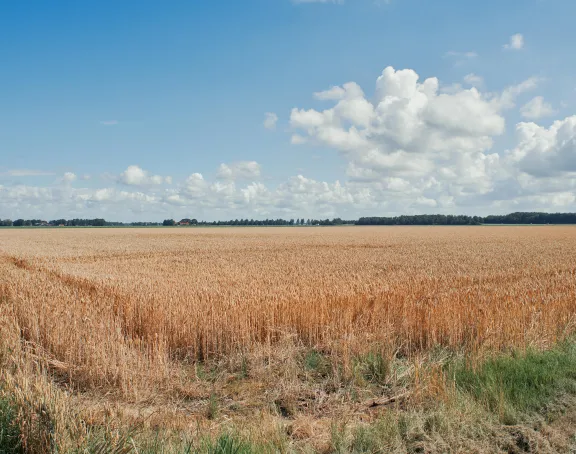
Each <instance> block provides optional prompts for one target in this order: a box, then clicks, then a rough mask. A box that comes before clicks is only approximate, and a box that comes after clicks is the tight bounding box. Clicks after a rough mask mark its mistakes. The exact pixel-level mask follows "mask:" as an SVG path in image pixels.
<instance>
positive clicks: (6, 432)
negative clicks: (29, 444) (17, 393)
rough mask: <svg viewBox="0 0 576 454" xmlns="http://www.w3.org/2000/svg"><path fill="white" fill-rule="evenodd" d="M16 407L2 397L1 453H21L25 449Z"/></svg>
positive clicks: (0, 416)
mask: <svg viewBox="0 0 576 454" xmlns="http://www.w3.org/2000/svg"><path fill="white" fill-rule="evenodd" d="M16 413H17V410H16V408H15V407H14V406H13V405H12V402H10V400H9V399H7V398H6V397H0V454H20V453H23V452H24V450H23V448H22V444H21V440H20V429H19V428H18V425H17V424H16Z"/></svg>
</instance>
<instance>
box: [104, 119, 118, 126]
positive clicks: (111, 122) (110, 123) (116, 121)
mask: <svg viewBox="0 0 576 454" xmlns="http://www.w3.org/2000/svg"><path fill="white" fill-rule="evenodd" d="M100 124H101V125H104V126H114V125H117V124H118V120H101V121H100Z"/></svg>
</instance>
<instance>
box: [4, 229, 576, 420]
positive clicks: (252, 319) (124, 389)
mask: <svg viewBox="0 0 576 454" xmlns="http://www.w3.org/2000/svg"><path fill="white" fill-rule="evenodd" d="M0 299H1V301H2V303H1V305H0V328H1V342H2V348H3V352H4V353H3V356H4V362H5V363H6V364H8V363H7V361H8V362H9V360H8V359H6V358H8V357H10V358H11V359H10V361H12V363H15V362H16V363H17V362H18V361H17V360H15V359H14V357H15V355H16V353H14V352H17V353H18V355H21V356H20V358H25V360H24V359H21V363H22V364H24V362H26V364H28V365H29V366H27V367H28V369H27V370H28V372H27V373H28V374H30V373H38V374H40V373H41V374H43V375H44V377H45V379H46V380H48V381H49V382H50V383H52V385H53V384H55V386H57V387H58V388H59V389H65V390H67V391H66V392H68V393H72V395H74V396H76V397H78V396H80V397H79V398H83V399H89V400H91V402H93V401H95V400H98V401H99V402H100V403H101V402H102V399H104V400H106V401H116V402H125V403H126V405H128V404H142V403H143V402H148V403H150V402H152V401H154V400H155V399H156V400H158V399H160V398H162V399H164V400H163V402H165V403H166V402H174V400H178V399H183V398H187V399H190V400H194V399H195V397H194V396H197V398H198V399H207V397H206V396H207V394H206V393H207V391H206V390H205V389H204V390H203V391H202V390H199V386H200V385H198V383H199V382H202V380H203V378H202V376H201V374H200V373H199V372H198V371H199V369H198V368H199V365H201V364H208V363H212V364H216V363H218V362H220V363H222V362H227V364H229V365H230V368H232V369H233V367H232V366H231V364H232V363H234V362H235V361H236V362H237V361H243V359H239V358H261V359H262V361H263V363H262V367H266V365H268V366H269V365H270V363H271V361H273V359H272V358H276V359H275V360H276V361H279V362H280V363H282V362H284V363H287V362H289V359H287V358H284V359H282V354H281V353H279V352H280V351H287V350H283V349H286V348H288V347H287V345H288V344H289V345H291V346H292V347H293V348H295V349H303V351H308V350H310V349H314V351H318V352H322V353H323V354H325V355H329V356H330V357H331V358H336V359H337V361H338V362H339V364H340V365H341V369H339V370H341V371H342V372H341V375H342V377H346V375H347V374H349V373H352V372H351V371H352V369H353V368H354V364H355V363H354V358H355V357H358V355H362V354H366V353H368V352H373V351H378V352H379V354H381V355H382V356H383V357H385V358H403V359H405V360H406V361H417V360H418V358H422V357H424V356H426V355H429V354H430V352H433V351H437V350H438V349H444V350H450V351H455V352H460V353H464V354H469V355H475V356H481V355H483V354H485V353H486V352H493V351H502V350H506V349H510V348H526V347H534V348H546V347H547V346H551V345H554V344H555V343H557V342H558V341H560V340H562V339H564V338H566V337H567V336H569V335H571V334H572V333H573V331H574V328H575V327H576V325H575V322H576V319H575V315H576V228H574V227H570V226H566V227H559V226H550V227H548V226H541V227H522V226H514V227H512V226H509V227H339V228H321V227H303V228H168V229H160V228H158V229H112V228H111V229H66V228H63V229H47V230H40V229H24V230H18V229H5V230H0ZM7 351H9V352H11V353H10V354H8V353H6V352H7ZM250 355H252V356H250ZM258 355H260V356H258ZM285 355H286V357H287V356H289V355H290V353H289V352H288V353H285ZM16 356H17V355H16ZM252 361H253V362H254V364H256V360H255V359H252ZM22 364H21V365H20V367H24V366H22ZM30 364H34V365H35V366H34V367H36V369H34V368H32V369H30V367H32V366H30ZM14 367H16V366H13V370H15V369H14ZM238 367H240V366H238ZM232 369H230V370H232ZM6 370H8V366H6ZM31 370H32V371H33V372H30V371H31ZM34 370H35V371H36V372H34ZM38 371H41V372H38ZM14 374H15V372H13V375H14ZM252 375H253V377H256V376H257V375H258V374H257V372H256V366H254V371H253V372H252ZM3 379H4V380H7V376H6V375H4V377H3ZM271 380H272V381H274V383H275V384H274V386H277V382H278V381H281V380H280V379H279V378H278V377H273V378H272V379H271ZM217 381H218V380H216V379H215V380H213V382H217ZM256 381H258V380H256ZM288 381H289V380H288ZM220 382H222V388H221V389H228V391H229V385H228V384H226V379H225V378H221V379H220ZM220 382H219V383H220ZM252 382H254V380H252ZM52 385H50V386H52ZM227 386H228V388H226V387H227ZM246 386H248V385H246ZM266 386H267V385H266V380H264V379H262V377H260V379H259V385H258V386H256V385H255V388H254V389H252V390H251V391H250V393H252V394H251V395H254V396H256V395H258V394H259V393H264V394H265V390H266ZM270 386H272V387H273V385H270ZM290 386H291V385H289V384H288V385H286V386H285V387H284V389H283V390H282V391H281V392H280V394H282V393H284V394H286V393H287V392H288V391H287V390H286V389H287V388H286V387H288V388H289V387H290ZM212 389H215V388H214V385H212ZM228 391H227V392H228ZM211 392H213V391H211ZM238 392H239V393H240V394H237V395H236V397H234V395H233V393H232V394H230V393H229V392H228V394H227V397H226V398H227V399H228V400H229V401H234V400H235V399H236V400H238V399H240V397H238V395H243V396H245V395H247V394H246V393H249V391H246V390H245V389H244V391H238ZM293 392H294V393H298V392H299V391H297V390H293ZM195 393H196V394H195ZM242 393H244V394H242ZM102 396H105V397H104V398H103V397H102ZM159 396H163V397H159ZM231 396H232V397H231ZM313 399H316V398H313ZM316 400H317V399H316ZM258 402H260V401H257V402H256V403H254V405H253V406H254V408H256V407H258V406H259V405H261V404H262V402H260V403H258ZM85 405H86V406H88V404H87V403H86V402H85ZM247 406H249V405H248V404H247ZM190 408H191V409H190V413H191V414H194V413H195V412H196V413H198V412H199V411H200V410H198V411H196V410H197V407H194V406H192V407H190ZM198 408H199V407H198ZM227 408H229V409H231V410H230V412H229V414H232V413H233V409H234V408H235V407H234V405H233V404H230V405H229V406H228V407H227ZM245 415H246V413H244V416H245Z"/></svg>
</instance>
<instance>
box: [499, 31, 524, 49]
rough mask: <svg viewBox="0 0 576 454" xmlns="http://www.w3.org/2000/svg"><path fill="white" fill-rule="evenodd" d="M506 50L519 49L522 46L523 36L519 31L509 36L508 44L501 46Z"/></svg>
mask: <svg viewBox="0 0 576 454" xmlns="http://www.w3.org/2000/svg"><path fill="white" fill-rule="evenodd" d="M502 47H503V48H504V49H506V50H520V49H522V48H523V47H524V36H523V35H522V34H521V33H516V34H515V35H512V36H511V37H510V41H509V42H508V44H504V46H502Z"/></svg>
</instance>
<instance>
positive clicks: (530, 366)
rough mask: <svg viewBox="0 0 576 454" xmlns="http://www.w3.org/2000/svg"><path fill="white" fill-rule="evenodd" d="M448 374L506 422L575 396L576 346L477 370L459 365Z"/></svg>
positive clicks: (498, 361)
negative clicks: (557, 400) (565, 394)
mask: <svg viewBox="0 0 576 454" xmlns="http://www.w3.org/2000/svg"><path fill="white" fill-rule="evenodd" d="M449 374H450V375H451V376H452V377H453V378H454V380H455V383H456V386H457V388H458V389H459V390H461V391H463V392H465V393H468V394H470V395H472V396H473V397H474V398H475V399H476V400H477V401H479V402H480V403H482V404H484V405H485V406H486V407H487V408H488V409H489V410H491V411H493V412H495V413H497V414H499V415H500V416H501V419H503V422H511V423H512V422H515V420H516V419H517V417H518V416H519V415H520V414H521V413H530V412H534V411H538V410H541V409H542V408H544V407H545V406H546V405H547V404H549V403H550V402H551V401H553V400H554V399H555V398H557V397H559V396H560V395H562V394H563V393H572V394H574V393H576V344H574V343H565V344H562V345H559V346H558V347H556V348H554V349H552V350H547V351H534V350H529V351H526V352H521V353H514V354H512V355H507V356H498V357H494V358H490V359H488V360H486V361H485V362H484V363H482V364H481V365H480V366H478V367H476V368H475V369H474V368H472V367H471V366H470V365H469V364H466V363H464V362H460V363H458V364H456V365H453V366H452V368H451V371H450V372H449Z"/></svg>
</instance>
